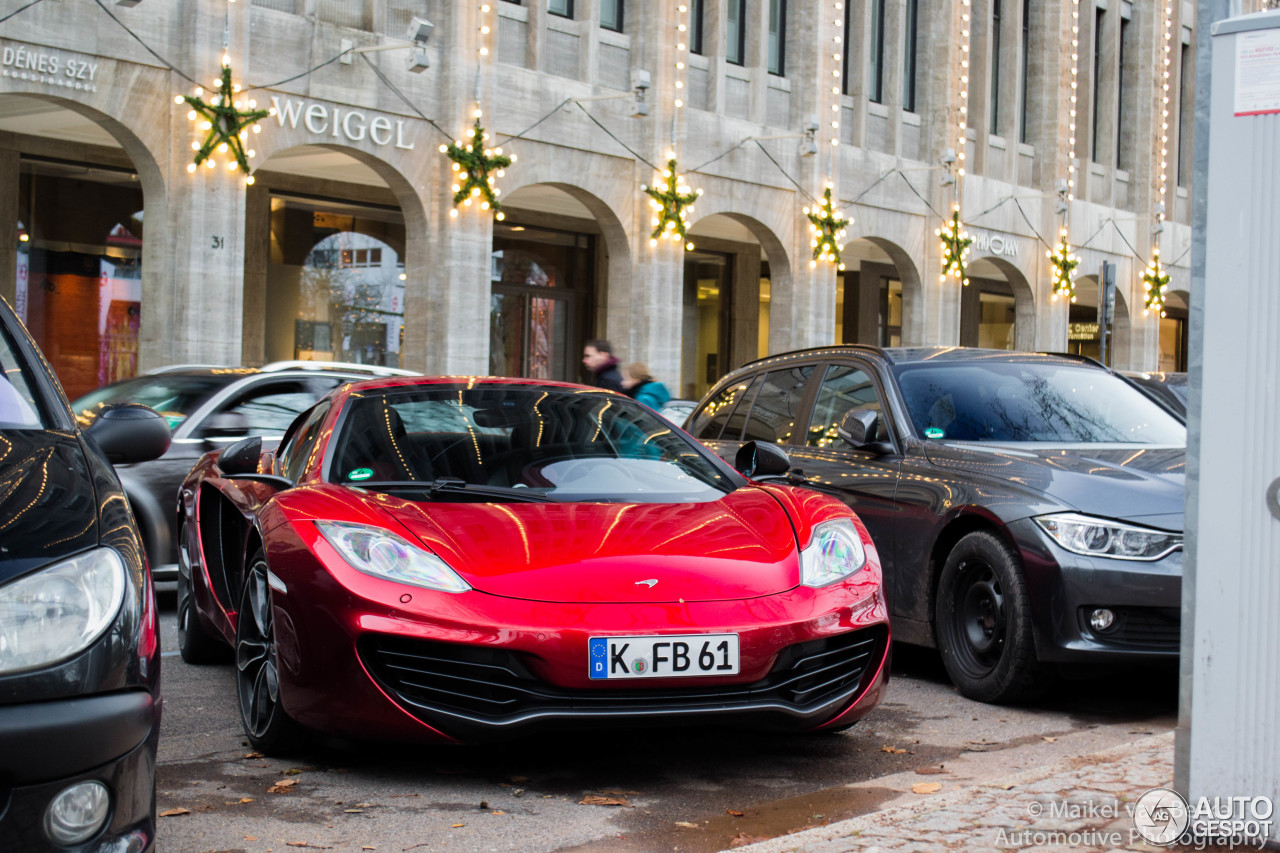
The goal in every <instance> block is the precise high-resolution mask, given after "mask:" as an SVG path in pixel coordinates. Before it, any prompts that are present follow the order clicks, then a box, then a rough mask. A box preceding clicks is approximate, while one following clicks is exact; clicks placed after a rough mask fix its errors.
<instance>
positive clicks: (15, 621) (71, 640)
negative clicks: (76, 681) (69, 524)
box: [0, 548, 128, 674]
mask: <svg viewBox="0 0 1280 853" xmlns="http://www.w3.org/2000/svg"><path fill="white" fill-rule="evenodd" d="M127 585H128V578H127V576H126V574H125V566H124V560H123V559H122V558H121V557H120V555H119V554H117V553H116V552H115V551H113V550H112V549H110V548H95V549H94V550H92V551H86V552H84V553H83V554H78V555H76V556H75V557H72V558H71V559H70V560H63V561H62V562H60V563H55V564H54V565H52V566H49V567H48V568H45V569H41V570H40V571H37V572H34V573H32V574H29V575H24V576H23V577H21V578H18V579H17V580H16V581H13V582H12V583H9V584H7V585H5V586H3V587H0V674H3V673H10V672H19V671H21V670H24V669H35V668H37V667H42V666H48V665H49V664H52V663H56V662H58V661H60V660H65V659H66V658H69V657H72V656H73V655H76V654H78V653H79V652H82V651H84V650H85V649H87V648H88V647H89V646H90V645H92V644H93V642H94V641H95V640H97V639H98V638H99V637H100V636H102V634H103V632H104V631H106V630H107V628H108V627H109V626H110V625H111V623H112V622H114V621H115V618H116V614H117V613H119V612H120V605H121V602H123V601H124V595H125V588H126V587H127Z"/></svg>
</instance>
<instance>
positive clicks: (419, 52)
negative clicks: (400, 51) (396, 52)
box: [409, 47, 431, 74]
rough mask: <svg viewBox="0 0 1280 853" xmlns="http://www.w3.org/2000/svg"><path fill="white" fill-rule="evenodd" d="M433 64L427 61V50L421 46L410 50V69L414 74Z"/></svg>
mask: <svg viewBox="0 0 1280 853" xmlns="http://www.w3.org/2000/svg"><path fill="white" fill-rule="evenodd" d="M430 66H431V63H430V62H428V61H427V52H426V51H425V50H423V49H422V48H420V47H415V48H414V49H413V50H411V51H410V52H409V70H410V71H412V72H413V73H414V74H421V73H422V72H423V71H426V70H427V68H429V67H430Z"/></svg>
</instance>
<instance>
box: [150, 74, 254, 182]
mask: <svg viewBox="0 0 1280 853" xmlns="http://www.w3.org/2000/svg"><path fill="white" fill-rule="evenodd" d="M215 85H216V86H217V87H218V92H217V94H215V95H213V96H212V97H211V98H210V99H209V100H208V101H205V100H204V89H202V88H200V87H196V93H195V94H194V95H179V96H178V97H177V98H175V99H174V100H175V102H176V103H179V104H183V103H185V104H188V105H189V106H190V107H191V111H190V112H189V113H187V119H188V120H190V121H199V120H200V119H201V118H203V119H204V120H203V121H202V122H201V123H200V129H201V130H204V131H208V133H207V135H206V136H205V138H204V141H203V142H200V141H196V142H192V143H191V148H192V150H194V151H195V152H196V158H195V160H194V161H193V162H191V163H188V164H187V171H188V172H194V171H195V170H196V167H197V166H199V165H200V164H201V163H204V164H205V165H206V166H208V167H209V168H210V169H212V168H214V166H215V165H216V164H215V163H214V161H213V154H214V152H215V151H216V152H217V153H219V154H230V155H231V159H230V160H228V161H227V168H228V169H229V170H231V171H233V172H234V171H235V170H236V169H237V168H238V169H240V171H242V172H244V176H245V177H244V182H245V183H246V184H251V183H253V175H250V174H249V160H250V159H252V158H253V156H254V151H253V149H252V148H250V149H248V150H246V149H245V147H244V142H245V140H246V139H248V138H249V128H250V127H252V128H253V132H254V133H261V132H262V128H261V127H260V126H259V125H258V121H259V120H260V119H264V118H266V117H267V116H271V115H275V113H276V111H275V108H272V109H269V110H259V109H255V107H257V106H258V104H257V102H256V101H253V100H249V101H237V100H236V95H237V94H238V93H239V91H240V86H239V85H236V84H233V83H232V82H231V65H230V63H229V61H228V59H227V57H225V56H224V57H223V58H222V75H221V77H219V78H218V80H217V82H216V83H215Z"/></svg>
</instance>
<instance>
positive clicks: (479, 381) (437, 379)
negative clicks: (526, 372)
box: [348, 376, 629, 399]
mask: <svg viewBox="0 0 1280 853" xmlns="http://www.w3.org/2000/svg"><path fill="white" fill-rule="evenodd" d="M431 385H466V386H467V387H469V388H474V387H476V386H478V385H495V386H497V385H525V386H529V387H532V388H564V389H566V390H569V391H594V392H597V393H600V394H611V395H614V396H618V397H622V396H625V395H623V394H618V393H617V392H616V391H610V390H609V389H607V388H597V387H596V386H594V385H578V384H576V383H573V382H558V381H556V380H553V379H527V378H522V377H518V376H388V377H382V378H378V379H362V380H360V381H359V382H353V383H351V385H349V386H348V388H349V389H350V392H351V393H352V394H361V393H364V392H367V391H382V390H390V389H396V388H412V387H414V386H424V387H427V386H431ZM628 399H629V398H628Z"/></svg>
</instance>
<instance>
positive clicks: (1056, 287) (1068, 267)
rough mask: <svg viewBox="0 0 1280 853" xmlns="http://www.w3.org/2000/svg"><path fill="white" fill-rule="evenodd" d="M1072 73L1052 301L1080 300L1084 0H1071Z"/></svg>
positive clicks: (1052, 251) (1053, 253) (1051, 257)
mask: <svg viewBox="0 0 1280 853" xmlns="http://www.w3.org/2000/svg"><path fill="white" fill-rule="evenodd" d="M1070 55H1071V76H1070V78H1069V79H1070V85H1069V88H1068V89H1067V98H1068V102H1067V182H1066V186H1065V187H1064V192H1063V193H1062V201H1061V205H1062V225H1061V227H1060V228H1059V229H1058V245H1057V247H1056V248H1054V249H1050V250H1049V253H1048V254H1049V264H1050V266H1052V268H1053V282H1052V285H1053V286H1052V290H1051V293H1052V296H1051V297H1050V299H1051V300H1052V301H1057V300H1058V299H1059V298H1062V299H1064V300H1066V301H1068V302H1075V301H1076V282H1075V279H1076V274H1075V270H1076V267H1077V266H1079V265H1080V258H1079V257H1077V256H1076V255H1073V254H1071V244H1070V242H1069V241H1068V236H1069V233H1070V223H1071V202H1072V201H1073V200H1074V199H1075V191H1076V106H1077V92H1078V90H1079V86H1080V81H1079V73H1080V0H1071V54H1070Z"/></svg>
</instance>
